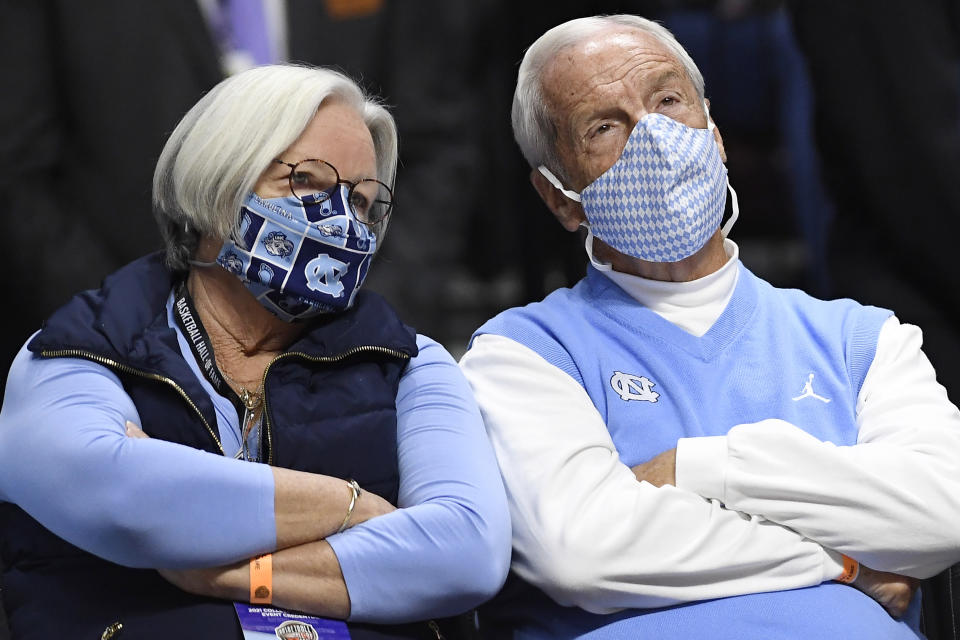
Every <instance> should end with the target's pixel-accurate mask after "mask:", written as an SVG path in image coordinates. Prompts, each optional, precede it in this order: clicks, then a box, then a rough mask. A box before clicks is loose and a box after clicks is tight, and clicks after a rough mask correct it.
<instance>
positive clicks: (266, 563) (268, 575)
mask: <svg viewBox="0 0 960 640" xmlns="http://www.w3.org/2000/svg"><path fill="white" fill-rule="evenodd" d="M271 602H273V556H272V555H270V554H269V553H265V554H263V555H262V556H257V557H256V558H251V560H250V604H270V603H271Z"/></svg>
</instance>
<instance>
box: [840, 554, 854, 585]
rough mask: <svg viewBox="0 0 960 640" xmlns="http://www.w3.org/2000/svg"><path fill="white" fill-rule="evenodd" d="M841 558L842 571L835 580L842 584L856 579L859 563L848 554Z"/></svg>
mask: <svg viewBox="0 0 960 640" xmlns="http://www.w3.org/2000/svg"><path fill="white" fill-rule="evenodd" d="M842 558H843V573H841V574H840V575H839V576H837V577H836V578H835V580H836V581H837V582H842V583H843V584H850V583H851V582H853V581H854V580H856V579H857V574H859V573H860V563H859V562H857V561H856V560H854V559H853V558H851V557H849V556H842Z"/></svg>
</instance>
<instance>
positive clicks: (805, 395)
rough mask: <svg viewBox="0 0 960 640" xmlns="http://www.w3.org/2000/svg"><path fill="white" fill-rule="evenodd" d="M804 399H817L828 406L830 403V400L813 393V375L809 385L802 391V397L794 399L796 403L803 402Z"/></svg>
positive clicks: (808, 381)
mask: <svg viewBox="0 0 960 640" xmlns="http://www.w3.org/2000/svg"><path fill="white" fill-rule="evenodd" d="M804 398H816V399H817V400H819V401H820V402H823V403H824V404H826V403H827V402H830V398H824V397H823V396H818V395H817V394H816V393H814V392H813V374H812V373H811V374H810V377H809V378H807V383H806V384H805V385H803V389H802V390H801V391H800V395H798V396H797V397H796V398H794V399H793V401H794V402H796V401H797V400H803V399H804Z"/></svg>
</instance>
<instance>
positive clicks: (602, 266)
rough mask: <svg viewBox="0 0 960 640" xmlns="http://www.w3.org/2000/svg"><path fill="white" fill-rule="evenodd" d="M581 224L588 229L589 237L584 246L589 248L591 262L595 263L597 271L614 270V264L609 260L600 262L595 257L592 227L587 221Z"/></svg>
mask: <svg viewBox="0 0 960 640" xmlns="http://www.w3.org/2000/svg"><path fill="white" fill-rule="evenodd" d="M580 226H581V227H583V228H584V229H586V230H587V239H586V240H585V241H584V243H583V248H584V249H586V250H587V257H588V258H590V264H592V265H593V267H594V269H596V270H597V271H613V265H612V264H610V263H609V262H600V261H599V260H597V259H596V258H595V257H593V237H594V236H593V231H592V230H591V229H590V225H589V224H587V223H586V222H581V223H580Z"/></svg>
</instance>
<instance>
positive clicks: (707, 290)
mask: <svg viewBox="0 0 960 640" xmlns="http://www.w3.org/2000/svg"><path fill="white" fill-rule="evenodd" d="M723 249H724V251H725V252H726V254H727V261H726V262H725V263H724V265H723V266H722V267H720V269H718V270H717V271H714V272H713V273H711V274H709V275H706V276H704V277H702V278H698V279H697V280H691V281H689V282H665V281H662V280H648V279H647V278H641V277H639V276H633V275H630V274H628V273H620V272H619V271H612V270H602V271H601V273H603V275H605V276H607V277H608V278H610V279H611V280H612V281H613V282H614V283H615V284H616V285H617V286H619V287H620V288H621V289H623V290H624V291H626V292H627V293H628V294H629V295H630V297H631V298H633V299H634V300H636V301H637V302H639V303H640V304H642V305H643V306H645V307H647V308H648V309H650V310H651V311H653V312H654V313H656V314H657V315H659V316H662V317H663V318H664V319H665V320H668V321H670V322H672V323H673V324H675V325H677V326H678V327H680V328H681V329H683V330H684V331H686V332H687V333H692V334H693V335H695V336H697V337H700V336H702V335H703V334H705V333H706V332H707V331H709V330H710V327H712V326H713V323H714V322H716V321H717V318H719V317H720V314H721V313H723V310H724V309H725V308H726V307H727V303H728V302H730V298H731V297H733V292H734V290H735V289H736V288H737V280H738V278H739V273H740V270H739V269H738V268H737V262H738V261H739V259H740V248H739V247H737V245H736V243H735V242H733V241H732V240H724V241H723Z"/></svg>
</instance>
